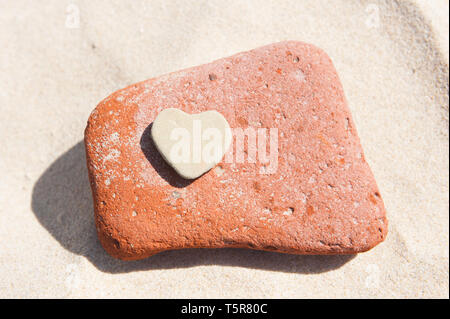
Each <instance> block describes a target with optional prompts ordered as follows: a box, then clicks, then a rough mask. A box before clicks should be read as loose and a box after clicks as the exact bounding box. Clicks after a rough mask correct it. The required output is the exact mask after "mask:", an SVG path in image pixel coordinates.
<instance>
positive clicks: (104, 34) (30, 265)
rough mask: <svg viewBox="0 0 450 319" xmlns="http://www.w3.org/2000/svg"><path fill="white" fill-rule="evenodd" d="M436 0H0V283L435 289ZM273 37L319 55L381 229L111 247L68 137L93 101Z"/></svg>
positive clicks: (442, 117) (144, 293) (440, 223)
mask: <svg viewBox="0 0 450 319" xmlns="http://www.w3.org/2000/svg"><path fill="white" fill-rule="evenodd" d="M71 3H72V4H71ZM448 6H449V4H448V1H445V0H435V1H425V0H421V1H413V2H410V1H396V2H394V1H375V0H372V1H348V0H342V1H333V2H330V1H327V0H321V1H317V0H311V1H294V0H293V1H281V0H280V1H256V0H254V1H227V2H223V1H215V0H214V1H181V0H180V1H165V0H161V1H106V0H105V1H81V0H77V1H75V0H73V1H57V0H54V1H40V2H36V1H23V0H15V1H13V0H8V1H1V2H0V111H1V113H0V114H1V117H0V240H1V243H2V248H1V249H0V297H3V298H6V297H41V298H43V297H66V298H67V297H68V298H73V297H75V298H76V297H88V298H93V297H119V298H120V297H137V298H141V297H143V298H171V297H180V298H183V297H203V298H212V297H216V298H220V297H225V298H226V297H252V298H264V297H268V298H304V297H344V298H346V297H347V298H349V297H377V298H384V297H393V298H413V297H423V298H435V297H446V298H448V297H449V292H448V291H449V290H448V289H449V285H448V283H449V276H448V272H449V256H448V252H449V228H448V226H449V218H448V209H449V195H448V191H449V174H448V173H449V151H448V146H449V144H448V141H449V139H448V111H449V109H448V57H447V55H448V25H449V22H448V21H449V20H448ZM77 17H79V20H78V19H77ZM282 40H301V41H305V42H310V43H313V44H315V45H317V46H319V47H322V48H323V49H324V50H325V51H326V52H327V53H328V54H329V55H330V56H331V58H332V59H333V61H334V63H335V65H336V68H337V71H338V73H339V75H340V77H341V80H342V82H343V86H344V90H345V92H346V95H347V98H348V101H349V104H350V108H351V110H352V113H353V117H354V120H355V122H356V126H357V129H358V132H359V135H360V137H361V141H362V144H363V147H364V149H365V153H366V157H367V160H368V162H369V163H370V165H371V167H372V169H373V171H374V174H375V177H376V179H377V182H378V185H379V187H380V189H381V193H382V195H383V198H384V201H385V204H386V208H387V211H388V218H389V221H390V227H389V234H388V237H387V239H386V241H385V242H384V243H382V244H380V245H379V246H377V247H375V248H374V249H373V250H371V251H369V252H367V253H364V254H360V255H357V256H331V257H330V256H328V257H327V256H294V255H284V254H277V253H269V252H259V251H251V250H243V249H224V250H201V249H198V250H182V251H171V252H165V253H161V254H159V255H156V256H154V257H151V258H149V259H146V260H143V261H137V262H123V261H118V260H115V259H112V258H111V257H109V256H108V255H107V254H106V253H105V252H104V251H103V249H102V248H101V246H100V244H99V243H98V241H97V238H96V234H95V228H94V223H93V208H92V198H91V194H90V189H89V184H88V179H87V172H86V166H85V155H84V149H83V145H82V139H83V130H84V127H85V125H86V120H87V118H88V116H89V113H90V112H91V110H92V109H93V108H94V107H95V105H96V104H97V103H98V102H99V101H100V100H101V99H103V98H104V97H106V96H107V95H109V94H110V93H111V92H113V91H115V90H117V89H119V88H122V87H124V86H126V85H129V84H132V83H134V82H137V81H141V80H145V79H147V78H150V77H154V76H158V75H161V74H165V73H168V72H171V71H176V70H178V69H181V68H186V67H190V66H195V65H199V64H203V63H206V62H210V61H212V60H215V59H218V58H221V57H225V56H228V55H231V54H234V53H237V52H240V51H245V50H249V49H252V48H255V47H258V46H262V45H265V44H269V43H272V42H277V41H282Z"/></svg>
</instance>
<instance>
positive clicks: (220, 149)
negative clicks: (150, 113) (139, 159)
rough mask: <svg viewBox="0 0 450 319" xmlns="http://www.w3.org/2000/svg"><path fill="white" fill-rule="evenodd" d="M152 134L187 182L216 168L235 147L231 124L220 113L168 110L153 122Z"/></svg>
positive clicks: (163, 155) (162, 151) (164, 154)
mask: <svg viewBox="0 0 450 319" xmlns="http://www.w3.org/2000/svg"><path fill="white" fill-rule="evenodd" d="M151 135H152V138H153V141H154V143H155V145H156V148H157V149H158V151H159V152H160V153H161V155H162V157H163V158H164V160H165V161H166V162H167V163H168V164H169V165H170V166H172V167H173V169H174V170H175V171H176V172H177V173H178V174H179V175H180V176H182V177H183V178H186V179H194V178H197V177H199V176H201V175H203V174H204V173H206V172H207V171H209V170H210V169H211V168H213V167H214V166H216V165H217V164H218V163H219V162H220V161H221V160H222V158H223V155H224V154H225V152H226V151H227V150H228V148H229V147H230V144H231V129H230V125H229V124H228V122H227V120H226V119H225V117H223V115H222V114H220V113H219V112H217V111H206V112H203V113H199V114H187V113H185V112H183V111H181V110H179V109H176V108H168V109H165V110H163V111H161V112H160V113H159V114H158V116H157V117H156V119H155V120H154V121H153V125H152V130H151Z"/></svg>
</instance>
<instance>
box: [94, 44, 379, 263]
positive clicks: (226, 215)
mask: <svg viewBox="0 0 450 319" xmlns="http://www.w3.org/2000/svg"><path fill="white" fill-rule="evenodd" d="M169 107H177V108H180V109H182V110H183V111H185V112H188V113H199V112H203V111H206V110H210V109H216V110H217V111H219V112H220V113H221V114H223V115H224V116H225V118H226V119H227V121H228V122H229V124H230V126H231V127H232V128H237V127H241V128H247V127H265V128H273V127H275V128H278V144H279V158H278V169H277V170H276V172H275V173H274V174H260V168H261V167H260V166H261V165H259V164H258V163H256V164H251V163H226V162H222V163H220V164H219V166H218V168H217V167H216V168H215V169H214V170H211V171H209V172H207V173H206V174H205V175H203V176H202V177H201V178H199V179H197V180H194V181H186V180H184V179H182V178H181V177H179V176H178V175H177V174H176V172H175V171H173V169H172V168H170V167H169V166H168V165H167V164H166V163H165V161H164V160H163V159H162V158H161V156H160V155H159V153H158V152H157V150H156V149H155V146H154V144H153V142H152V139H151V137H150V126H149V125H150V124H151V123H152V121H153V120H154V119H155V117H156V116H157V114H158V113H159V112H160V111H161V110H163V109H165V108H169ZM85 144H86V154H87V164H88V170H89V177H90V182H91V187H92V192H93V197H94V208H95V218H96V225H97V230H98V235H99V238H100V241H101V243H102V245H103V246H104V248H105V249H106V250H107V251H108V252H109V253H110V254H111V255H112V256H114V257H118V258H121V259H141V258H145V257H148V256H150V255H153V254H155V253H158V252H160V251H163V250H168V249H180V248H191V247H247V248H253V249H262V250H273V251H278V252H286V253H295V254H352V253H358V252H363V251H366V250H368V249H370V248H372V247H373V246H375V245H376V244H378V243H379V242H381V241H382V240H383V239H384V238H385V236H386V233H387V220H386V217H385V208H384V204H383V201H382V199H381V196H380V193H379V190H378V187H377V185H376V182H375V180H374V177H373V175H372V172H371V170H370V168H369V166H368V164H367V162H366V161H365V158H364V154H363V151H362V148H361V145H360V142H359V138H358V136H357V133H356V130H355V126H354V124H353V120H352V118H351V115H350V112H349V109H348V107H347V102H346V99H345V96H344V93H343V89H342V86H341V84H340V81H339V79H338V76H337V73H336V71H335V69H334V67H333V65H332V62H331V60H330V58H329V57H328V56H327V55H326V54H325V53H324V52H323V51H322V50H320V49H318V48H317V47H314V46H312V45H308V44H305V43H301V42H281V43H277V44H273V45H269V46H265V47H262V48H258V49H255V50H252V51H249V52H245V53H240V54H237V55H234V56H232V57H229V58H225V59H222V60H218V61H216V62H213V63H211V64H206V65H203V66H199V67H195V68H191V69H187V70H183V71H180V72H175V73H172V74H169V75H166V76H162V77H159V78H155V79H150V80H147V81H144V82H141V83H137V84H134V85H132V86H129V87H127V88H125V89H122V90H119V91H117V92H115V93H113V94H112V95H110V96H109V97H108V98H106V99H105V100H103V101H102V102H101V103H100V104H99V105H98V106H97V108H96V109H95V110H94V111H93V112H92V114H91V116H90V118H89V121H88V125H87V128H86V131H85ZM229 151H230V152H233V148H230V150H229Z"/></svg>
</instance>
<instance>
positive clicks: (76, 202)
mask: <svg viewBox="0 0 450 319" xmlns="http://www.w3.org/2000/svg"><path fill="white" fill-rule="evenodd" d="M147 157H148V156H147ZM152 165H154V163H152ZM32 209H33V212H34V214H35V215H36V217H37V219H38V220H39V222H40V223H41V224H42V226H44V227H45V228H46V229H47V230H48V231H49V232H50V234H51V235H52V236H53V237H54V238H55V239H56V240H57V241H58V242H59V243H60V244H61V245H62V246H63V247H64V248H65V249H67V250H69V251H71V252H73V253H75V254H78V255H81V256H84V257H86V258H87V259H88V260H89V261H90V262H92V264H94V265H95V266H96V267H97V268H98V269H99V270H101V271H103V272H107V273H124V272H131V271H140V270H151V269H172V268H187V267H194V266H198V265H222V266H235V267H247V268H253V269H265V270H274V271H281V272H292V273H306V274H310V273H321V272H326V271H329V270H333V269H336V268H339V267H340V266H342V265H343V264H345V263H346V262H348V261H349V260H351V259H352V258H354V255H347V256H298V255H288V254H280V253H274V252H264V251H256V250H249V249H236V248H235V249H232V248H226V249H185V250H174V251H167V252H163V253H159V254H157V255H154V256H152V257H150V258H147V259H144V260H140V261H121V260H117V259H114V258H112V257H110V256H109V255H108V254H107V253H106V252H105V251H104V250H103V248H102V246H101V245H100V242H99V241H98V239H97V234H96V229H95V225H94V218H93V215H94V212H93V204H92V195H91V190H90V185H89V181H88V174H87V168H86V159H85V150H84V144H83V142H82V141H81V142H79V143H77V144H76V145H75V146H73V147H72V148H71V149H70V150H68V151H67V152H66V153H64V154H63V155H62V156H60V157H59V158H58V159H57V160H56V161H55V162H54V163H53V164H52V165H51V166H50V167H49V168H47V170H46V171H45V172H44V173H43V174H42V176H41V177H40V178H39V179H38V181H37V182H36V183H35V185H34V188H33V196H32Z"/></svg>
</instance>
